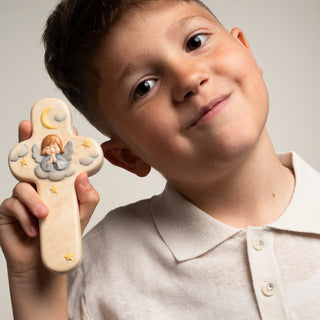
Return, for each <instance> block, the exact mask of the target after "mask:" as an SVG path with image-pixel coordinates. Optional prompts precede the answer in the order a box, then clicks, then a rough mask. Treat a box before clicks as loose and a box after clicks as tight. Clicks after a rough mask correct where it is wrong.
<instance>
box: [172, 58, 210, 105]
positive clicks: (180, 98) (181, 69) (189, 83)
mask: <svg viewBox="0 0 320 320" xmlns="http://www.w3.org/2000/svg"><path fill="white" fill-rule="evenodd" d="M173 80H174V84H173V99H174V100H175V101H176V102H184V101H186V100H188V99H190V98H191V97H192V96H194V95H196V94H198V93H199V91H200V90H201V87H202V86H204V85H205V84H206V83H207V82H208V80H209V76H208V72H207V71H206V70H205V68H203V67H199V66H197V65H194V64H191V65H187V64H184V65H183V62H181V63H180V66H178V67H176V70H175V74H174V77H173Z"/></svg>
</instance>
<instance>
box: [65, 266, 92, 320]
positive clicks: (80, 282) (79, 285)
mask: <svg viewBox="0 0 320 320" xmlns="http://www.w3.org/2000/svg"><path fill="white" fill-rule="evenodd" d="M67 290H68V315H69V320H79V319H81V320H91V318H90V317H89V314H88V312H87V309H86V298H85V279H84V276H83V268H82V265H80V266H79V267H78V268H77V269H76V270H74V271H73V272H71V273H69V274H68V277H67Z"/></svg>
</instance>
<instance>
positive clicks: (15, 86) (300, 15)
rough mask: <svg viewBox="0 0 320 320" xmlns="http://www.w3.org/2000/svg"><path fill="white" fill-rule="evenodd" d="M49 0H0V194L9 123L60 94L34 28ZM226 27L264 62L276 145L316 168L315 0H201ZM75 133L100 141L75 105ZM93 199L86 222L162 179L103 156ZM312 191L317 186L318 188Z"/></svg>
mask: <svg viewBox="0 0 320 320" xmlns="http://www.w3.org/2000/svg"><path fill="white" fill-rule="evenodd" d="M56 3H57V0H28V1H25V0H1V1H0V39H1V50H0V106H1V107H0V108H1V117H0V125H1V129H0V130H1V138H0V139H1V140H0V142H1V157H0V167H1V170H0V200H1V201H2V200H3V199H5V198H7V197H8V196H10V194H11V190H12V188H13V187H14V185H15V183H16V181H15V179H14V178H13V177H12V176H11V174H10V172H9V169H8V166H7V155H8V153H9V151H10V149H11V148H12V147H13V146H14V145H16V144H17V126H18V123H19V121H20V120H22V119H29V113H30V108H31V106H32V105H33V103H34V102H36V101H37V100H39V99H42V98H45V97H60V98H64V97H63V96H62V94H61V93H60V92H59V91H58V90H57V89H56V88H55V87H54V85H53V84H52V82H51V80H50V79H49V77H48V76H47V74H46V71H45V69H44V65H43V47H42V43H41V34H42V30H43V25H44V22H45V20H46V18H47V16H48V14H49V12H50V11H51V10H52V9H53V8H54V6H55V5H56ZM206 3H207V4H208V6H209V7H210V8H211V9H212V10H213V11H214V13H215V14H216V15H217V17H218V18H219V19H220V20H221V21H222V22H223V23H224V24H225V26H226V28H227V29H229V30H231V28H232V27H234V26H238V27H240V28H242V30H243V31H244V33H245V35H246V37H247V39H248V41H249V43H250V45H251V49H252V51H253V53H254V55H255V57H256V59H257V61H258V63H259V64H260V66H261V67H262V68H263V70H264V78H265V80H266V83H267V86H268V89H269V94H270V116H269V120H268V123H267V127H268V129H269V132H270V135H271V138H272V140H273V142H274V146H275V148H276V150H277V151H287V150H295V151H296V152H298V154H300V156H302V157H303V158H304V159H305V160H306V161H307V162H309V163H310V164H311V165H313V166H314V167H315V168H316V169H318V170H320V150H319V143H318V140H319V136H320V126H319V119H320V104H319V94H320V87H319V84H320V81H319V74H320V63H319V59H320V40H319V39H320V0H281V1H279V0H268V1H266V0H265V1H262V0H207V1H206ZM72 113H73V119H74V124H75V126H76V127H77V128H78V131H79V134H80V135H84V136H90V137H92V138H94V139H95V140H97V141H98V142H100V143H102V142H103V141H104V140H105V138H104V137H103V136H102V135H101V134H100V133H99V132H97V131H96V130H95V129H94V128H92V127H91V126H90V125H89V124H88V122H87V121H86V120H85V119H83V117H82V116H81V115H79V113H78V112H77V111H75V109H72ZM91 181H92V183H93V184H94V186H95V188H96V189H97V190H99V192H100V194H101V202H100V204H99V206H98V207H97V209H96V212H95V214H94V216H93V218H92V220H91V222H90V224H89V226H88V229H87V230H89V229H90V228H91V227H92V226H93V225H94V224H96V223H97V222H98V221H99V220H101V219H102V218H103V217H104V216H105V214H106V213H107V212H108V211H109V210H110V209H112V208H114V207H117V206H119V205H124V204H127V203H129V202H133V201H136V200H139V199H142V198H145V197H149V196H150V195H153V194H155V193H159V192H160V191H161V190H162V188H163V186H164V180H163V178H162V177H161V176H160V175H159V174H158V173H157V172H152V174H151V175H150V176H149V177H147V178H145V179H141V178H136V177H135V176H133V175H131V174H129V173H126V172H125V171H123V170H121V169H118V168H116V167H113V166H112V165H110V164H108V163H105V165H104V167H103V169H102V171H100V173H99V174H98V175H96V176H94V177H92V178H91ZM319 195H320V190H319ZM0 319H3V320H7V319H12V313H11V306H10V297H9V289H8V281H7V275H6V264H5V259H4V257H3V254H2V253H0Z"/></svg>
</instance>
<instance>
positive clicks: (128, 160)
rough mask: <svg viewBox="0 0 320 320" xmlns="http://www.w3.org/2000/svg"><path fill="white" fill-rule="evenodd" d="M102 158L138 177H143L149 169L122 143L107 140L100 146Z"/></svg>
mask: <svg viewBox="0 0 320 320" xmlns="http://www.w3.org/2000/svg"><path fill="white" fill-rule="evenodd" d="M101 148H102V150H103V154H104V157H105V158H106V159H107V160H108V161H109V162H111V163H112V164H114V165H116V166H118V167H121V168H123V169H126V170H128V171H130V172H132V173H135V174H136V175H137V176H139V177H145V176H146V175H148V173H149V172H150V170H151V167H150V166H149V165H148V164H147V163H145V162H144V161H143V160H141V159H140V158H139V157H138V156H137V155H135V154H134V153H133V152H132V151H131V150H130V149H129V148H128V147H127V146H126V145H125V144H124V143H123V142H121V141H119V140H113V139H111V140H109V141H106V142H104V143H103V144H102V145H101Z"/></svg>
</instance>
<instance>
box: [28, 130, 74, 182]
mask: <svg viewBox="0 0 320 320" xmlns="http://www.w3.org/2000/svg"><path fill="white" fill-rule="evenodd" d="M73 153H74V149H73V143H72V141H68V142H67V144H66V145H65V147H63V143H62V140H61V138H60V137H59V136H57V135H55V134H50V135H48V136H46V137H45V138H44V139H43V140H42V143H41V149H40V148H39V147H38V146H37V145H36V144H34V145H33V147H32V157H33V159H34V160H35V162H36V163H39V165H38V166H37V167H36V168H35V174H36V176H37V177H38V178H40V179H47V178H48V179H49V180H53V181H60V180H62V179H64V178H65V177H69V176H71V175H72V174H73V173H74V171H75V166H74V164H72V163H71V162H70V161H71V160H72V156H73Z"/></svg>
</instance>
